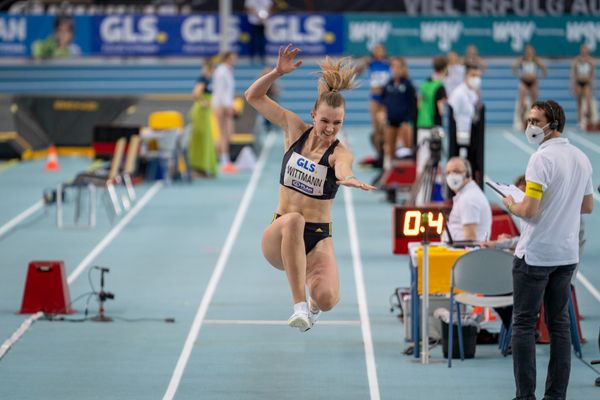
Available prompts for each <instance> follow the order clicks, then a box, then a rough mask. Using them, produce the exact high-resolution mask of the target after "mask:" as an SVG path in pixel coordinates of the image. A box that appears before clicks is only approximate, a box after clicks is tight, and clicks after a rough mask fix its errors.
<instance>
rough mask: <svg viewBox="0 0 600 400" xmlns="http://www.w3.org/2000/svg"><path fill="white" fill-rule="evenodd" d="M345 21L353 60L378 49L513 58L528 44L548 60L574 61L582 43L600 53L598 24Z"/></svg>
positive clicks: (567, 20)
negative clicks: (469, 51)
mask: <svg viewBox="0 0 600 400" xmlns="http://www.w3.org/2000/svg"><path fill="white" fill-rule="evenodd" d="M345 18H346V19H345V24H346V25H345V39H346V42H345V46H344V50H345V52H346V53H348V54H354V55H364V54H367V53H368V52H369V49H371V48H372V46H373V45H374V44H376V43H383V44H385V46H386V48H387V50H388V53H389V54H392V55H402V56H431V55H433V54H439V53H445V52H447V51H449V50H455V51H457V52H459V53H463V52H464V50H465V48H466V47H467V46H468V45H469V44H474V45H476V46H477V47H478V49H479V53H480V54H482V55H487V56H514V55H516V54H520V53H522V52H523V49H524V47H525V45H526V44H528V43H531V44H532V45H533V46H534V47H535V48H536V50H537V53H538V55H543V56H557V57H565V56H573V55H576V54H577V53H578V52H579V45H580V44H582V43H586V44H587V45H588V46H589V48H590V52H592V53H596V54H598V52H600V49H599V47H600V21H598V19H597V18H588V17H545V18H535V17H534V18H520V17H506V18H476V17H462V18H410V17H403V16H395V17H391V16H389V15H381V14H379V15H369V16H368V17H365V16H362V15H358V14H354V15H348V14H347V15H346V16H345Z"/></svg>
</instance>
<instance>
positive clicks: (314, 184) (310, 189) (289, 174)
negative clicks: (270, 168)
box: [283, 152, 327, 196]
mask: <svg viewBox="0 0 600 400" xmlns="http://www.w3.org/2000/svg"><path fill="white" fill-rule="evenodd" d="M326 178H327V167H326V166H324V165H319V164H317V163H316V162H314V161H311V160H309V159H308V158H306V157H303V156H302V155H300V154H298V153H296V152H293V153H292V155H291V156H290V159H289V160H288V162H287V164H286V165H285V173H284V178H283V185H284V186H287V187H290V188H294V189H296V190H298V191H300V192H302V193H305V194H308V195H310V196H321V195H323V188H324V186H325V179H326Z"/></svg>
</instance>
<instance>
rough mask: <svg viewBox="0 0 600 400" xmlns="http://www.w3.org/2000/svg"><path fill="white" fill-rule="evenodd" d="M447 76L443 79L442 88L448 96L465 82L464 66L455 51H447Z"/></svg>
mask: <svg viewBox="0 0 600 400" xmlns="http://www.w3.org/2000/svg"><path fill="white" fill-rule="evenodd" d="M446 56H447V57H448V75H447V76H446V77H445V78H444V88H445V89H446V93H447V94H448V96H450V95H451V94H452V92H453V91H454V89H456V87H457V86H458V85H460V84H461V83H462V82H463V81H464V80H465V64H464V63H463V61H462V59H461V58H460V57H459V56H458V54H456V52H455V51H449V52H448V53H447V54H446Z"/></svg>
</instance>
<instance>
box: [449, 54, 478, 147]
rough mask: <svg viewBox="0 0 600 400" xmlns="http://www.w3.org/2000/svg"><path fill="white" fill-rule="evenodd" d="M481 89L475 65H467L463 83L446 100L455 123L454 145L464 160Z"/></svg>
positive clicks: (469, 143)
mask: <svg viewBox="0 0 600 400" xmlns="http://www.w3.org/2000/svg"><path fill="white" fill-rule="evenodd" d="M480 88H481V71H480V70H479V68H478V67H477V65H472V64H467V66H466V73H465V78H464V81H463V82H462V83H461V84H460V85H458V86H457V87H456V89H455V90H454V92H452V94H451V95H450V97H449V99H448V104H449V105H450V106H451V107H452V112H453V115H454V120H455V121H456V143H457V144H458V146H459V155H460V156H461V157H463V158H466V157H467V156H468V155H469V154H468V149H469V146H470V145H471V124H472V123H473V119H474V118H475V112H476V106H477V104H478V103H479V92H480Z"/></svg>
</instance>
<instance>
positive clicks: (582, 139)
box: [567, 131, 600, 154]
mask: <svg viewBox="0 0 600 400" xmlns="http://www.w3.org/2000/svg"><path fill="white" fill-rule="evenodd" d="M567 138H569V139H573V141H574V142H577V143H579V144H580V145H582V146H584V147H585V148H588V149H590V150H592V151H594V152H596V153H598V154H600V146H598V145H597V144H596V143H594V142H592V141H591V140H589V139H586V138H585V137H583V136H581V135H579V134H577V133H575V132H572V131H568V132H567Z"/></svg>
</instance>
